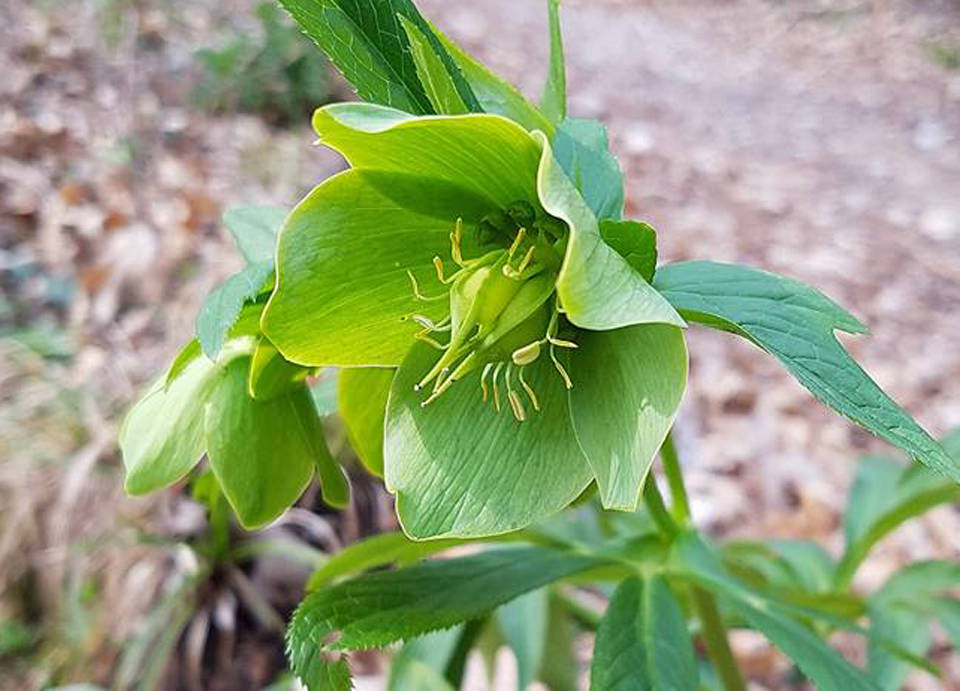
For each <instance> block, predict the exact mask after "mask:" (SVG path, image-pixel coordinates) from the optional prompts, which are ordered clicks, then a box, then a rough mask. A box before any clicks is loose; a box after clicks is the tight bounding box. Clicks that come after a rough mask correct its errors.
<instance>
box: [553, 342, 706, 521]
mask: <svg viewBox="0 0 960 691" xmlns="http://www.w3.org/2000/svg"><path fill="white" fill-rule="evenodd" d="M577 345H578V346H579V347H578V348H577V349H576V350H572V351H571V352H570V376H571V377H572V379H573V388H572V389H570V392H569V397H570V415H571V419H572V421H573V427H574V431H575V432H576V435H577V441H578V442H579V443H580V447H581V448H582V449H583V452H584V455H586V457H587V460H588V461H589V462H590V467H591V468H592V469H593V472H594V475H595V476H596V480H597V487H598V489H599V490H600V499H601V501H602V502H603V506H604V508H607V509H620V510H624V511H635V510H636V508H637V502H638V500H639V498H640V491H641V489H642V488H643V482H644V479H645V478H646V476H647V473H648V472H649V470H650V466H651V465H652V463H653V459H654V457H655V456H656V454H657V451H658V450H659V449H660V445H661V444H662V443H663V440H664V438H666V435H667V432H668V431H669V430H670V427H671V426H672V425H673V420H674V418H675V417H676V415H677V410H678V409H679V406H680V401H681V399H682V398H683V392H684V388H685V387H686V382H687V348H686V344H685V342H684V338H683V332H682V331H681V330H680V329H678V328H676V327H674V326H667V325H665V324H643V325H640V326H630V327H626V328H623V329H614V330H612V331H581V332H579V334H578V337H577Z"/></svg>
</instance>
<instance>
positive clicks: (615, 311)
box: [534, 133, 686, 331]
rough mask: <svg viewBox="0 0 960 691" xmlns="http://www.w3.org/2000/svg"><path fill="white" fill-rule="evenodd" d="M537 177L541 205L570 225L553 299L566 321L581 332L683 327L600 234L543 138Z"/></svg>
mask: <svg viewBox="0 0 960 691" xmlns="http://www.w3.org/2000/svg"><path fill="white" fill-rule="evenodd" d="M534 137H535V138H537V139H539V140H540V141H541V143H542V145H543V157H542V158H541V160H540V168H539V171H538V174H537V190H538V192H539V195H540V203H541V204H542V205H543V208H544V209H546V210H547V212H549V213H550V214H552V215H554V216H556V217H558V218H560V219H562V220H563V221H565V222H566V223H567V225H568V226H569V227H570V239H569V241H568V242H567V251H566V256H565V258H564V261H563V266H562V267H561V269H560V275H559V276H558V277H557V295H558V296H559V297H560V302H561V305H562V306H563V309H564V310H565V312H566V316H567V318H568V319H569V320H570V321H571V322H572V323H573V324H574V325H576V326H579V327H580V328H582V329H590V330H595V331H607V330H609V329H616V328H619V327H621V326H631V325H633V324H649V323H663V324H673V325H674V326H681V327H682V326H686V323H685V322H684V321H683V319H682V318H681V317H680V315H678V314H677V312H676V311H675V310H674V309H673V307H671V306H670V303H668V302H667V301H666V300H665V299H664V297H663V296H662V295H660V293H658V292H657V291H656V290H654V288H653V287H652V286H651V285H650V284H649V283H647V282H646V281H645V280H643V277H642V276H641V275H640V274H638V273H637V272H636V271H634V270H633V268H632V267H631V266H630V265H629V264H628V263H627V261H626V260H625V259H624V258H623V257H621V256H620V255H619V254H617V253H616V252H615V251H614V250H613V249H612V248H611V247H610V246H609V245H607V244H606V243H604V241H603V238H602V237H601V236H600V229H599V226H598V224H597V219H596V217H594V215H593V213H592V212H591V211H590V209H589V208H588V207H587V205H586V203H585V202H584V200H583V198H582V197H581V196H580V194H579V193H578V192H577V191H576V190H575V189H574V187H573V184H572V183H571V182H570V180H569V178H568V177H567V176H566V174H565V173H564V172H563V169H562V168H560V165H559V164H558V163H557V161H556V159H555V158H554V157H553V154H552V153H551V151H550V145H549V144H548V143H547V140H546V138H545V137H544V136H543V135H542V134H539V133H534Z"/></svg>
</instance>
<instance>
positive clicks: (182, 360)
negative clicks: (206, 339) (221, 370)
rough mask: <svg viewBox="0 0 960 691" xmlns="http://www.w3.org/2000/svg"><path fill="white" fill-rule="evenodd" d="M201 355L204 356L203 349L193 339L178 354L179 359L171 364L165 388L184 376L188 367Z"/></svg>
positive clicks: (175, 359)
mask: <svg viewBox="0 0 960 691" xmlns="http://www.w3.org/2000/svg"><path fill="white" fill-rule="evenodd" d="M201 355H203V348H201V347H200V341H198V340H197V339H195V338H191V339H190V342H189V343H187V345H185V346H184V347H183V348H182V349H181V350H180V352H179V353H177V357H175V358H174V360H173V363H171V365H170V368H169V369H168V370H167V378H166V379H165V380H164V386H165V387H168V386H170V384H172V383H173V381H174V380H175V379H176V378H177V377H179V376H180V375H181V374H183V371H184V370H185V369H186V368H187V365H189V364H190V363H191V362H193V361H194V360H196V359H197V358H198V357H200V356H201Z"/></svg>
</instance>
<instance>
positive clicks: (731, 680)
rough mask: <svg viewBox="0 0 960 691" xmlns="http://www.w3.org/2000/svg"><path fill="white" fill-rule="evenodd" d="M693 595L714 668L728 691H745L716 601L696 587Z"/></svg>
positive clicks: (692, 591) (692, 590)
mask: <svg viewBox="0 0 960 691" xmlns="http://www.w3.org/2000/svg"><path fill="white" fill-rule="evenodd" d="M691 594H692V596H693V606H694V607H695V608H696V610H697V616H698V617H699V619H700V627H701V633H702V634H703V642H704V643H706V645H707V654H708V655H709V656H710V660H711V661H712V662H713V668H714V669H715V670H716V671H717V676H719V677H720V681H721V683H722V684H723V688H724V689H725V690H726V691H745V689H746V688H747V687H746V684H744V683H743V677H741V676H740V670H739V668H738V667H737V661H736V659H734V657H733V651H732V650H731V649H730V641H729V639H728V637H727V628H726V626H724V624H723V618H722V617H721V616H720V612H719V610H718V609H717V602H716V600H714V599H713V596H712V595H711V594H710V593H708V592H707V591H706V590H703V589H702V588H698V587H696V586H694V587H693V588H692V589H691Z"/></svg>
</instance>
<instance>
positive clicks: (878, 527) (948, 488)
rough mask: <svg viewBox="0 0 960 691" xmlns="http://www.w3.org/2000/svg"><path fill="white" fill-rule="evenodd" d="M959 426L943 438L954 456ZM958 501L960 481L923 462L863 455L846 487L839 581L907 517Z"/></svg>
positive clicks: (958, 454) (957, 452)
mask: <svg viewBox="0 0 960 691" xmlns="http://www.w3.org/2000/svg"><path fill="white" fill-rule="evenodd" d="M957 442H960V431H958V432H954V434H953V435H951V436H949V437H947V438H946V439H944V441H943V446H944V448H945V449H946V450H947V451H948V453H949V454H950V455H951V457H953V458H960V449H958V448H955V447H957V446H958V443H957ZM958 501H960V486H957V484H956V483H955V482H954V481H953V480H951V479H949V478H945V477H943V475H940V474H939V473H936V472H934V471H932V470H930V469H929V468H926V467H924V466H917V465H914V466H905V465H903V463H901V462H899V461H896V460H894V459H892V458H882V457H877V456H864V457H863V458H861V459H860V462H859V464H858V466H857V476H856V480H855V481H854V483H853V487H852V488H851V489H850V497H849V499H848V500H847V511H846V515H845V516H844V529H845V530H844V532H845V536H846V548H845V550H844V554H843V557H842V558H841V560H840V564H839V566H838V569H837V582H838V583H839V584H840V585H844V584H846V583H847V582H848V581H849V580H850V579H851V578H853V576H854V572H855V570H856V568H857V567H858V566H859V565H860V563H861V562H862V561H863V560H864V559H865V558H866V556H867V554H868V553H869V551H870V550H871V549H872V548H873V546H874V545H876V544H877V542H879V541H880V540H881V539H883V538H884V537H885V536H886V535H888V534H889V533H890V532H892V531H893V530H896V529H897V528H898V527H900V526H901V525H902V524H903V523H905V522H906V521H908V520H909V519H911V518H913V517H915V516H919V515H921V514H923V513H925V512H926V511H929V510H930V509H931V508H932V507H934V506H936V505H938V504H943V503H947V502H958Z"/></svg>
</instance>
